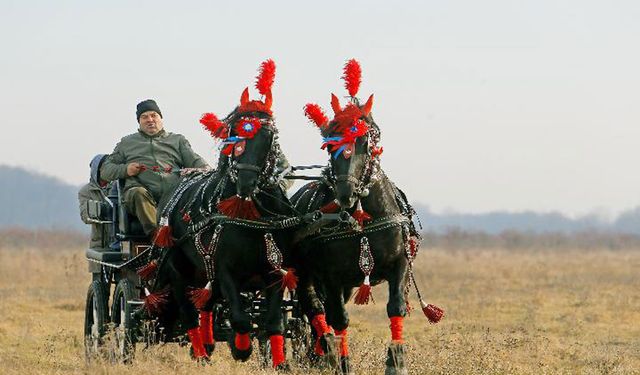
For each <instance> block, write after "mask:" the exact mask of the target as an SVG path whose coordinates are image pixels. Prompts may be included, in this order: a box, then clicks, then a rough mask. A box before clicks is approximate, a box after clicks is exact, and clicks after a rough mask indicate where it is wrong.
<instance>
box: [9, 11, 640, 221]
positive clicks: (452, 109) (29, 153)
mask: <svg viewBox="0 0 640 375" xmlns="http://www.w3.org/2000/svg"><path fill="white" fill-rule="evenodd" d="M638 20H640V2H638V1H615V0H611V1H585V0H571V1H562V0H554V1H547V0H537V1H516V0H510V1H507V0H504V1H472V0H468V1H455V0H454V1H412V2H407V1H405V2H400V1H397V2H391V1H350V2H344V1H321V2H312V3H311V2H303V1H286V2H284V1H242V2H239V1H238V2H232V1H226V2H217V1H198V2H195V1H192V2H184V4H181V5H178V2H176V1H108V2H102V4H98V2H96V1H63V0H62V1H55V2H52V1H12V0H0V48H1V49H2V50H1V54H0V109H1V113H2V121H1V124H2V125H1V127H2V135H1V138H0V142H1V144H0V146H1V147H0V164H9V165H20V166H26V167H28V168H31V169H33V170H36V171H39V172H43V173H46V174H50V175H54V176H58V177H60V178H62V179H63V180H65V181H68V182H71V183H74V184H80V183H82V182H84V181H86V180H87V179H88V175H89V169H88V163H89V160H90V159H91V157H92V156H93V155H94V154H96V153H108V152H110V151H111V150H112V149H113V146H114V145H115V144H116V142H117V141H118V140H119V139H120V138H121V137H122V136H124V135H126V134H129V133H131V132H134V131H135V129H136V127H137V123H136V119H135V105H136V103H137V102H138V101H140V100H143V99H147V98H155V99H156V100H157V101H158V104H159V105H160V108H161V109H162V111H163V115H164V119H165V127H166V128H167V129H168V130H169V131H173V132H178V133H182V134H184V135H186V136H187V138H188V139H189V140H190V141H191V144H192V146H193V148H194V149H195V150H196V151H197V152H198V153H200V154H201V155H203V156H204V157H205V159H207V160H208V161H209V162H210V163H214V161H215V160H216V156H215V150H216V148H215V145H214V143H213V142H212V139H211V138H209V137H208V136H207V135H206V133H205V132H204V131H203V130H202V129H201V127H200V125H199V124H198V118H199V116H200V114H201V113H203V112H207V111H213V112H215V113H217V114H218V115H221V116H222V115H225V114H226V113H228V112H229V111H231V110H232V109H233V107H234V106H235V105H237V104H238V100H239V97H240V93H241V91H242V90H243V88H244V87H245V86H248V85H251V86H252V85H253V82H254V77H255V75H256V69H257V68H258V65H259V64H260V62H261V61H263V60H264V59H266V58H273V59H274V60H275V61H276V64H277V77H276V83H275V86H274V90H273V92H274V111H275V115H276V116H277V124H278V127H279V129H280V133H281V139H282V146H283V149H284V151H285V152H286V154H287V156H288V157H289V159H290V160H291V161H292V163H293V164H309V163H324V162H325V161H326V159H327V155H326V154H325V153H324V152H323V151H321V150H320V149H319V147H320V144H321V141H320V136H319V135H318V133H317V131H316V129H315V128H313V127H312V126H311V125H310V124H309V123H308V122H307V121H306V119H305V118H304V116H303V113H302V107H303V105H304V104H305V103H307V102H308V101H314V102H318V103H319V104H321V105H322V106H323V107H324V108H325V109H326V110H329V108H330V106H329V97H330V93H331V92H335V93H336V94H337V95H338V96H341V97H342V96H344V95H345V91H344V89H343V86H342V84H343V83H342V81H341V80H340V79H339V77H340V76H341V73H342V72H341V69H342V65H343V63H344V61H345V60H346V59H348V58H351V57H355V58H357V59H358V60H359V61H360V62H361V65H362V68H363V84H362V86H361V89H360V93H359V96H360V97H362V98H366V97H367V96H368V95H369V94H370V93H375V104H374V107H373V114H374V117H375V118H376V121H377V123H378V124H379V125H380V127H381V129H382V145H383V146H384V149H385V152H384V154H383V157H382V160H383V161H382V165H383V168H384V169H385V171H386V172H387V174H388V175H390V176H391V177H392V178H393V180H394V181H396V183H397V184H398V185H399V186H400V187H402V188H403V189H404V190H405V191H406V193H407V194H408V195H409V197H410V198H411V199H412V200H415V201H419V202H422V203H425V204H428V205H430V206H431V207H432V208H433V209H435V210H438V211H439V210H444V209H448V208H453V209H456V210H460V211H472V212H481V211H488V210H495V209H507V210H524V209H533V210H540V211H548V210H560V211H563V212H565V213H569V214H579V213H585V212H589V211H591V210H593V209H600V210H603V211H605V212H606V211H608V212H611V213H616V212H618V211H619V210H622V209H625V208H631V207H634V206H637V205H640V172H639V169H640V149H639V147H638V144H639V143H640V126H639V125H640V105H639V103H638V97H639V91H640V22H638ZM251 95H252V96H257V95H258V94H257V92H256V90H255V89H252V91H251Z"/></svg>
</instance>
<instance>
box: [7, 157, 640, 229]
mask: <svg viewBox="0 0 640 375" xmlns="http://www.w3.org/2000/svg"><path fill="white" fill-rule="evenodd" d="M2 167H8V168H16V169H19V170H22V171H26V172H27V173H30V174H34V175H37V176H40V177H45V178H51V179H54V180H55V181H56V182H58V183H61V184H64V185H67V186H68V187H74V188H78V189H79V188H81V187H82V186H83V185H84V184H85V183H87V182H88V181H89V180H88V178H87V181H85V182H81V183H80V184H75V183H73V182H69V181H65V180H64V179H62V178H61V177H60V176H56V175H52V174H48V173H46V172H43V171H38V170H36V169H32V168H28V167H25V166H20V165H9V164H0V168H2ZM295 191H296V188H295V185H294V187H292V188H291V189H289V190H288V191H287V193H288V194H289V196H291V195H292V194H293V193H294V192H295ZM410 201H411V204H412V205H414V206H418V207H420V208H423V209H426V210H428V211H429V212H430V213H432V214H435V215H451V216H453V215H465V216H481V215H491V214H510V215H517V214H527V213H533V214H538V215H548V214H560V215H562V216H563V217H565V218H567V219H570V220H574V221H578V220H583V219H595V220H597V221H599V222H600V223H602V224H613V223H614V222H615V221H616V219H618V218H619V217H620V216H621V215H622V214H624V213H627V212H630V211H633V210H635V209H638V208H640V205H638V206H634V207H628V208H626V209H624V210H621V211H620V212H616V213H612V212H611V211H608V210H604V209H602V208H594V209H592V210H591V211H587V212H583V213H578V214H575V215H574V214H569V213H566V212H562V211H560V210H549V211H536V210H533V209H522V210H507V209H493V210H488V211H479V212H474V211H468V210H464V209H458V208H455V207H444V208H442V209H440V210H438V209H433V208H432V206H431V205H430V204H429V203H428V202H422V201H418V200H411V199H410Z"/></svg>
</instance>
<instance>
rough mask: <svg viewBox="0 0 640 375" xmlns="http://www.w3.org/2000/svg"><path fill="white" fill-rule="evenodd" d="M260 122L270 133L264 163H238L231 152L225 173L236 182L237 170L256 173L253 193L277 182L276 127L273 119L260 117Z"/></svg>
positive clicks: (277, 144)
mask: <svg viewBox="0 0 640 375" xmlns="http://www.w3.org/2000/svg"><path fill="white" fill-rule="evenodd" d="M260 122H261V123H262V128H261V130H262V129H264V130H265V131H267V132H268V133H269V135H270V139H269V143H270V145H269V151H268V152H267V155H266V157H265V158H264V163H263V165H262V166H260V165H255V164H250V163H239V162H238V161H237V160H234V158H235V155H234V152H232V153H231V154H230V155H229V156H228V161H229V164H228V165H229V167H228V168H227V175H228V177H229V179H230V180H231V182H233V183H237V181H238V172H239V171H251V172H255V173H256V174H257V175H258V179H257V184H256V191H254V195H255V194H256V193H258V192H259V191H260V190H262V189H264V188H267V187H272V186H274V185H277V183H278V181H277V180H278V178H277V177H278V171H277V168H276V165H277V161H278V156H279V155H280V152H281V151H280V145H279V143H278V141H277V140H278V129H277V128H276V127H275V123H274V121H273V119H271V118H269V119H260Z"/></svg>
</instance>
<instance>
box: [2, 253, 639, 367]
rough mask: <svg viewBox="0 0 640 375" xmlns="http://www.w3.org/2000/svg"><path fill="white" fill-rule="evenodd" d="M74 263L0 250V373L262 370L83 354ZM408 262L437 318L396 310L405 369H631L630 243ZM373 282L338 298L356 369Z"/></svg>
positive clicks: (366, 348)
mask: <svg viewBox="0 0 640 375" xmlns="http://www.w3.org/2000/svg"><path fill="white" fill-rule="evenodd" d="M85 263H86V261H85V260H84V257H83V249H81V248H76V249H67V250H56V251H53V250H52V251H34V250H32V249H22V250H19V251H17V250H10V249H3V250H0V369H2V373H19V374H37V373H59V374H62V373H98V374H121V373H125V374H164V373H179V374H187V373H189V374H192V373H194V372H198V373H200V372H204V373H237V374H243V373H256V374H259V373H273V372H272V371H271V370H262V369H261V368H260V366H259V364H258V361H257V360H256V359H251V360H250V361H249V362H247V363H235V362H233V361H232V360H231V357H230V355H229V350H228V349H227V348H226V347H225V346H224V345H221V344H219V346H218V348H217V349H216V353H215V355H214V359H213V363H214V365H212V366H207V367H201V366H198V365H196V364H194V363H192V362H191V360H190V359H189V357H188V350H187V349H186V348H182V347H178V346H177V345H175V344H167V345H164V346H156V347H153V348H151V349H148V350H145V351H142V350H139V351H138V353H137V358H136V360H135V362H134V363H133V364H132V365H121V364H110V363H107V362H93V363H91V364H86V363H85V361H84V350H83V338H82V329H83V320H84V301H85V295H86V288H87V287H88V285H89V279H90V277H89V274H88V273H87V271H86V264H85ZM417 267H418V269H419V271H418V275H417V276H418V280H419V282H420V284H421V285H422V288H423V289H424V290H423V293H425V294H426V295H427V296H428V297H429V299H428V300H429V302H433V303H435V304H437V305H440V306H441V307H443V308H445V309H446V311H447V316H446V317H445V319H444V320H443V321H442V322H441V323H439V324H437V325H428V324H427V323H426V319H425V318H424V316H422V315H421V314H420V313H419V312H416V313H414V315H413V316H411V317H410V318H408V319H406V321H405V337H406V342H407V345H408V348H409V350H408V360H409V365H410V372H411V373H416V374H431V373H433V374H457V373H460V374H496V373H498V374H501V373H504V374H514V373H515V374H533V373H535V374H540V373H549V374H563V373H566V374H575V373H585V374H608V373H611V374H629V373H640V371H639V370H638V369H640V272H639V270H640V251H630V250H625V251H609V250H600V251H589V252H584V251H578V250H573V251H563V252H557V251H556V252H551V251H536V252H534V251H529V252H526V251H518V252H509V251H506V250H486V249H485V250H477V251H451V250H447V251H445V250H439V249H429V250H423V251H422V253H421V254H420V256H419V257H418V262H417ZM384 289H385V286H384V285H382V286H378V287H377V288H375V289H374V297H375V298H376V301H377V303H376V304H375V305H369V306H365V307H355V306H353V305H349V311H350V313H351V326H350V343H351V353H352V363H353V365H354V367H355V369H356V373H367V374H368V373H382V372H383V369H384V365H383V364H384V357H385V352H386V349H385V347H386V345H387V343H388V340H389V330H388V328H387V326H388V320H387V318H386V313H385V303H386V300H385V298H386V297H385V296H386V292H385V290H384ZM412 300H413V305H414V306H417V302H416V301H415V298H413V299H412ZM294 373H305V374H309V373H311V374H313V373H319V372H314V371H309V370H301V369H295V368H294Z"/></svg>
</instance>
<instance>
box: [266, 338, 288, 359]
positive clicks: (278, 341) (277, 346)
mask: <svg viewBox="0 0 640 375" xmlns="http://www.w3.org/2000/svg"><path fill="white" fill-rule="evenodd" d="M269 341H270V342H271V359H272V361H273V367H276V366H278V365H279V364H281V363H283V362H284V337H283V336H282V335H272V336H270V337H269Z"/></svg>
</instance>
